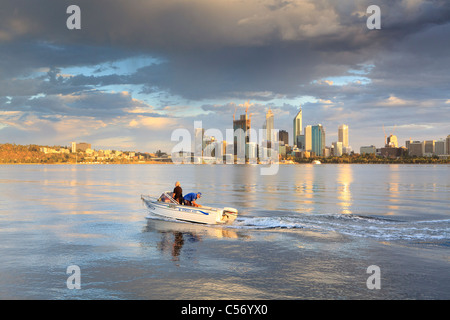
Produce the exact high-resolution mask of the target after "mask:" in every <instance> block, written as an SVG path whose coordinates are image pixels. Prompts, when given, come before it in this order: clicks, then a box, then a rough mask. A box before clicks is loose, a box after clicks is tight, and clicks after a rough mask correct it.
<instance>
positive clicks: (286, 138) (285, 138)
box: [278, 130, 289, 145]
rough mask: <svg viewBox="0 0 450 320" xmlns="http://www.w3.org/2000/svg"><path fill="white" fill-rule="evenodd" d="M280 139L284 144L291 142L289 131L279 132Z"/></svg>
mask: <svg viewBox="0 0 450 320" xmlns="http://www.w3.org/2000/svg"><path fill="white" fill-rule="evenodd" d="M278 141H280V142H281V141H283V143H284V145H288V144H289V133H288V132H287V131H286V130H280V131H279V132H278Z"/></svg>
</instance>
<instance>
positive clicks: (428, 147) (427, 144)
mask: <svg viewBox="0 0 450 320" xmlns="http://www.w3.org/2000/svg"><path fill="white" fill-rule="evenodd" d="M435 142H436V141H435V140H426V141H424V142H423V143H424V155H425V156H427V157H431V156H433V154H434V144H435Z"/></svg>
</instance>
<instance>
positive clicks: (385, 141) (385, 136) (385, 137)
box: [383, 124, 387, 145]
mask: <svg viewBox="0 0 450 320" xmlns="http://www.w3.org/2000/svg"><path fill="white" fill-rule="evenodd" d="M383 132H384V145H386V144H387V135H386V130H384V124H383Z"/></svg>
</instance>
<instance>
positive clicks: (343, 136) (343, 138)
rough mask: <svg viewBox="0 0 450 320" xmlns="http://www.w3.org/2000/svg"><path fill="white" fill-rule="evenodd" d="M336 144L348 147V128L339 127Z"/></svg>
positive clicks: (344, 126)
mask: <svg viewBox="0 0 450 320" xmlns="http://www.w3.org/2000/svg"><path fill="white" fill-rule="evenodd" d="M338 142H342V147H343V148H347V147H348V126H347V125H346V124H343V125H340V126H339V129H338Z"/></svg>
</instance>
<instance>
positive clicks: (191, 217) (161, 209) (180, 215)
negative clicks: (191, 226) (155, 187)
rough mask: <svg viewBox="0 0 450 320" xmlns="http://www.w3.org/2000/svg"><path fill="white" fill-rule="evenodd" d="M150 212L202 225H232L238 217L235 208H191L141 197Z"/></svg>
mask: <svg viewBox="0 0 450 320" xmlns="http://www.w3.org/2000/svg"><path fill="white" fill-rule="evenodd" d="M141 199H142V200H143V201H144V203H145V204H146V206H147V208H148V209H149V211H150V212H151V213H153V214H155V215H158V216H161V217H165V218H169V219H174V220H178V221H186V222H193V223H201V224H230V223H233V221H234V220H235V219H236V217H237V210H236V209H233V208H223V209H218V208H211V207H198V208H197V207H191V206H184V205H177V204H174V203H167V202H161V201H158V200H157V199H156V198H153V197H150V196H144V195H142V196H141Z"/></svg>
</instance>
